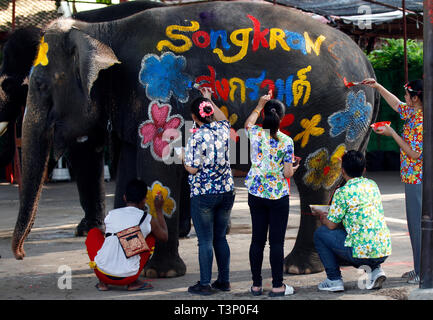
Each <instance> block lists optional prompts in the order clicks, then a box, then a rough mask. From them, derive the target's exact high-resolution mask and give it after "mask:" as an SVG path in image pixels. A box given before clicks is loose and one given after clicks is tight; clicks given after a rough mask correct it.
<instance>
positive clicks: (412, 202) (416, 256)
mask: <svg viewBox="0 0 433 320" xmlns="http://www.w3.org/2000/svg"><path fill="white" fill-rule="evenodd" d="M404 193H405V202H406V219H407V227H408V229H409V235H410V244H411V245H412V254H413V265H414V269H415V272H416V274H417V275H419V274H420V264H421V212H422V183H420V184H408V183H405V184H404Z"/></svg>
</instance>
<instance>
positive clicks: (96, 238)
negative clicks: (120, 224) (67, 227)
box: [86, 228, 155, 286]
mask: <svg viewBox="0 0 433 320" xmlns="http://www.w3.org/2000/svg"><path fill="white" fill-rule="evenodd" d="M104 240H105V237H104V234H103V233H102V232H101V230H99V229H98V228H93V229H91V230H90V231H89V233H88V234H87V239H86V247H87V254H88V255H89V258H90V261H94V259H95V257H96V254H97V253H98V251H99V249H101V247H102V245H103V244H104ZM146 243H147V245H148V246H149V248H150V249H151V251H145V252H143V253H141V254H140V268H139V269H138V272H137V274H135V275H133V276H130V277H125V278H117V277H116V278H115V277H110V276H107V275H106V274H104V273H102V272H101V271H99V270H98V269H96V268H95V269H93V271H94V272H95V274H96V276H97V277H98V279H99V280H100V281H101V282H103V283H105V284H112V285H117V286H124V285H128V284H130V283H133V282H134V281H136V280H137V279H138V277H139V276H140V273H141V271H142V270H143V268H144V266H145V265H146V263H147V260H149V257H150V255H151V252H153V249H152V248H153V247H154V246H155V237H154V236H153V235H152V234H149V235H148V236H147V237H146Z"/></svg>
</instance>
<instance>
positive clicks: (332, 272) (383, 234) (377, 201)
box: [312, 150, 391, 291]
mask: <svg viewBox="0 0 433 320" xmlns="http://www.w3.org/2000/svg"><path fill="white" fill-rule="evenodd" d="M365 162H366V161H365V157H364V155H363V154H362V153H361V152H359V151H353V150H352V151H348V152H347V153H346V154H344V156H343V158H342V169H341V172H342V175H343V178H344V179H345V180H346V184H345V185H344V186H343V187H341V188H339V189H337V191H336V192H335V194H334V196H333V198H332V203H331V206H330V208H329V212H324V211H320V210H316V209H312V212H313V214H318V215H319V217H320V222H322V224H323V225H322V226H321V227H319V228H317V230H316V231H315V233H314V245H315V247H316V250H317V252H318V253H319V256H320V260H321V261H322V263H323V265H324V267H325V271H326V275H327V278H326V280H325V281H323V282H321V283H320V284H319V286H318V288H319V290H324V291H343V290H344V283H343V280H342V278H341V272H340V268H339V266H340V263H341V262H342V260H344V261H346V262H348V263H349V264H350V265H352V266H354V267H357V268H359V267H362V268H363V269H364V270H365V271H367V274H368V279H367V282H366V284H365V288H366V289H378V288H380V287H381V286H382V283H383V281H385V279H386V276H385V273H384V272H383V270H382V268H381V267H380V265H381V264H382V263H383V262H384V261H385V259H386V258H387V257H388V256H389V255H390V254H391V234H390V232H389V229H388V227H387V225H386V222H385V216H384V213H383V205H382V199H381V196H380V191H379V188H378V187H377V184H376V183H375V182H374V181H373V180H370V179H366V178H363V177H362V174H363V173H364V170H365ZM340 222H342V223H343V226H344V229H341V228H337V227H338V224H339V223H340Z"/></svg>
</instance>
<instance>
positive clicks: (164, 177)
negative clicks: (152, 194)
mask: <svg viewBox="0 0 433 320" xmlns="http://www.w3.org/2000/svg"><path fill="white" fill-rule="evenodd" d="M147 163H148V162H147ZM184 171H185V169H184V168H183V166H181V165H176V166H171V167H170V168H167V167H166V166H163V167H162V166H160V165H159V164H157V163H154V166H152V167H150V166H149V167H147V168H143V172H140V173H139V176H140V177H143V179H144V180H145V181H146V182H148V184H150V183H153V182H154V181H155V180H158V181H159V182H160V183H161V184H162V185H164V187H167V188H168V189H169V190H170V197H171V198H172V199H173V200H174V201H175V203H176V209H175V211H174V212H172V213H171V214H170V213H168V215H165V221H166V223H167V229H168V241H167V242H162V241H158V240H157V241H156V244H155V251H154V254H153V256H152V258H151V259H150V261H149V262H148V263H147V265H146V267H145V269H144V273H145V275H146V277H149V278H171V277H179V276H183V275H184V274H185V273H186V265H185V263H184V261H183V260H182V258H181V257H180V256H179V252H178V248H179V215H180V210H181V209H182V208H184V207H185V205H182V204H181V203H182V199H181V196H182V195H183V196H186V195H187V196H188V197H189V193H187V194H186V193H185V192H183V191H182V189H183V188H184V184H183V179H182V176H183V175H184ZM158 173H159V174H158ZM172 177H179V179H173V178H172ZM188 206H189V205H188Z"/></svg>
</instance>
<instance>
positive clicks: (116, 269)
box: [95, 207, 152, 277]
mask: <svg viewBox="0 0 433 320" xmlns="http://www.w3.org/2000/svg"><path fill="white" fill-rule="evenodd" d="M142 217H143V210H140V209H138V208H136V207H124V208H119V209H114V210H111V211H110V212H108V215H107V216H106V217H105V220H104V221H105V232H106V233H116V232H119V231H122V230H123V229H126V228H130V227H134V226H136V225H137V224H138V223H139V222H140V219H141V218H142ZM151 220H152V216H151V215H150V214H147V216H146V218H145V219H144V221H143V223H142V224H141V226H140V228H141V232H142V233H143V236H144V237H145V238H146V237H147V235H148V234H149V233H150V231H151V226H150V221H151ZM95 263H96V266H97V267H98V269H99V270H101V271H102V272H104V273H105V274H108V275H112V276H116V277H130V276H133V275H135V274H137V272H138V269H139V268H140V255H139V254H137V255H135V256H133V257H130V258H127V257H126V256H125V253H124V252H123V249H122V247H121V245H120V243H119V239H118V238H117V236H115V235H111V236H109V237H107V238H105V241H104V244H103V245H102V247H101V249H99V251H98V253H97V254H96V257H95Z"/></svg>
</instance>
